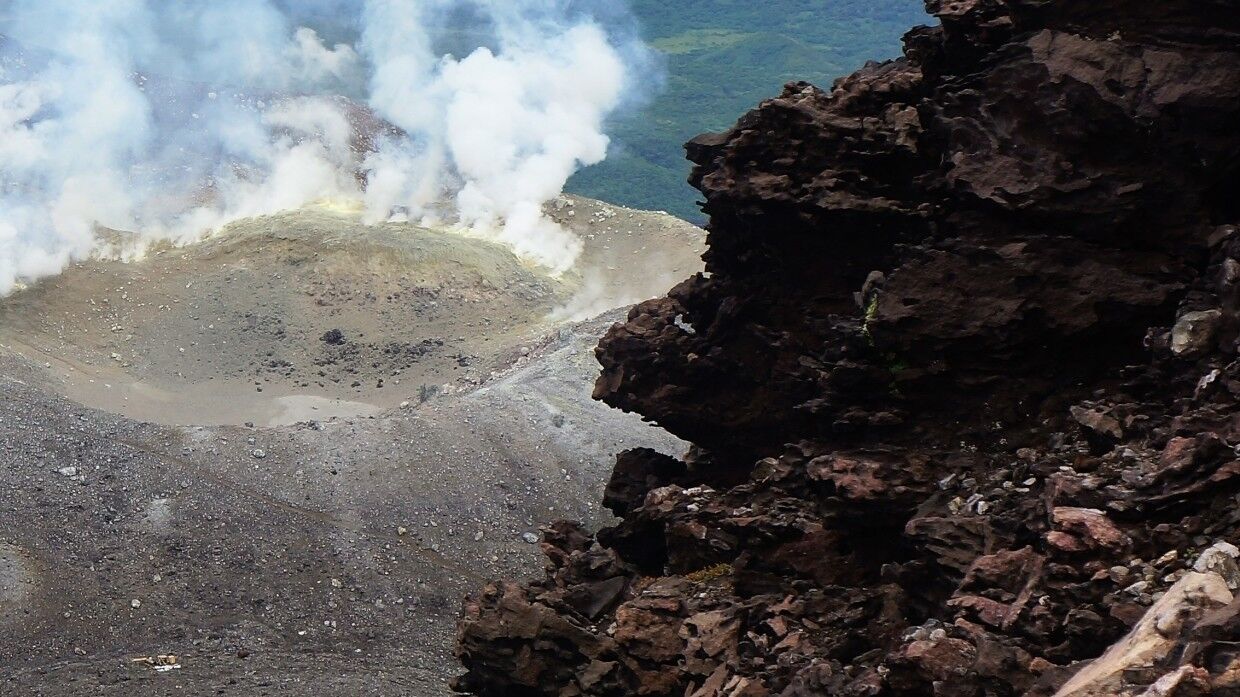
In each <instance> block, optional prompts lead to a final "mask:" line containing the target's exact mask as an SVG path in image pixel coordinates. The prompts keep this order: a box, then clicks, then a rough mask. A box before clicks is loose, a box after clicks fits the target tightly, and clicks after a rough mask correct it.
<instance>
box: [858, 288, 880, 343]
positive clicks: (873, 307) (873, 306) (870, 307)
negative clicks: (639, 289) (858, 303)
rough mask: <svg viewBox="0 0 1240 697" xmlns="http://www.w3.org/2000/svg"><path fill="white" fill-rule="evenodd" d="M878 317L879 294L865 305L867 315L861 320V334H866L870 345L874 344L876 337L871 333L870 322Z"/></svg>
mask: <svg viewBox="0 0 1240 697" xmlns="http://www.w3.org/2000/svg"><path fill="white" fill-rule="evenodd" d="M877 317H878V294H877V293H876V294H875V295H874V297H872V298H870V302H869V304H867V305H866V306H865V317H864V318H863V319H862V321H861V334H862V335H863V336H865V340H866V341H867V342H869V344H870V346H873V345H874V337H873V336H872V335H871V334H870V322H873V321H874V319H875V318H877Z"/></svg>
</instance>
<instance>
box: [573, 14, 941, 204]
mask: <svg viewBox="0 0 1240 697" xmlns="http://www.w3.org/2000/svg"><path fill="white" fill-rule="evenodd" d="M631 5H632V7H633V10H634V12H635V13H636V14H637V16H638V18H639V19H640V21H641V22H642V31H643V34H644V36H645V38H646V40H647V41H649V42H650V44H651V45H652V46H654V48H655V49H657V50H658V51H659V53H660V55H661V57H662V58H663V59H664V60H665V61H666V63H665V69H666V83H665V84H664V85H663V87H662V89H661V90H660V91H659V92H658V94H657V95H656V96H655V97H654V99H653V101H652V102H649V103H648V104H646V105H645V106H643V107H641V108H638V109H630V110H629V111H628V112H627V113H623V114H621V115H619V116H618V117H617V119H616V121H615V123H614V125H613V126H612V127H611V128H610V129H609V132H610V133H611V134H612V137H613V141H614V145H613V149H612V153H611V155H610V156H609V157H608V160H607V161H606V162H604V163H603V164H601V165H597V166H595V167H592V168H589V169H587V170H585V171H583V172H581V173H580V174H578V175H577V177H576V178H575V179H574V180H573V181H572V183H571V185H570V188H571V190H572V191H574V192H575V193H580V194H583V195H586V196H591V197H594V198H599V199H603V200H605V201H611V202H613V203H619V204H623V205H627V206H633V207H636V208H647V209H656V210H666V211H669V212H671V213H674V214H676V215H678V216H681V217H684V218H687V219H690V220H695V221H700V219H701V214H700V212H699V211H698V209H697V206H696V205H695V204H694V201H695V200H696V196H695V194H696V192H695V191H693V190H692V189H691V188H690V187H689V186H688V184H686V183H685V180H686V178H687V177H688V174H689V163H688V162H686V161H685V159H684V152H683V150H682V148H681V146H682V144H683V143H684V142H685V141H687V140H688V139H689V138H692V137H693V136H695V135H697V134H699V133H702V132H704V131H711V130H720V129H724V128H727V127H728V126H730V125H731V124H732V123H734V122H735V121H736V117H737V116H739V115H740V114H741V113H743V112H745V111H747V110H749V109H750V108H752V106H753V105H754V104H755V103H757V102H758V101H760V100H762V99H763V98H766V97H770V96H774V95H776V94H778V93H779V91H780V87H781V86H782V85H783V84H784V83H785V82H788V81H789V80H809V81H811V82H814V83H816V84H819V85H821V86H829V85H830V83H831V81H832V80H834V79H835V78H836V77H839V76H840V75H844V74H845V73H847V72H849V71H851V70H853V69H855V68H856V66H857V65H860V64H862V63H864V62H865V61H866V60H871V59H884V58H889V57H891V56H894V55H896V54H897V53H898V52H899V49H900V37H901V35H903V34H904V32H905V31H907V29H908V27H910V26H912V25H914V24H919V23H926V22H927V18H926V17H925V15H924V13H923V10H922V3H921V2H920V0H821V1H818V2H805V1H804V0H767V1H766V2H752V1H750V0H676V2H668V1H667V0H632V2H631Z"/></svg>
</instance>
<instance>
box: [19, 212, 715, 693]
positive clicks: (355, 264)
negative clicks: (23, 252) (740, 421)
mask: <svg viewBox="0 0 1240 697" xmlns="http://www.w3.org/2000/svg"><path fill="white" fill-rule="evenodd" d="M554 214H555V215H556V216H557V217H559V218H560V219H562V220H563V221H564V222H565V224H567V225H568V226H569V227H570V228H572V229H573V230H574V231H576V232H577V233H578V234H579V235H580V236H581V237H582V239H583V240H584V241H585V243H586V251H585V253H584V255H583V257H582V259H581V262H580V264H579V265H578V267H577V268H576V269H574V270H573V271H571V272H570V273H568V274H566V275H565V276H564V277H562V278H549V277H547V276H545V275H543V274H541V273H539V272H538V271H537V270H536V269H533V268H531V267H528V266H526V265H524V264H522V263H521V262H520V261H519V260H517V259H516V258H515V257H513V256H512V255H511V254H510V253H508V252H507V251H506V250H505V249H504V248H502V247H498V246H496V245H493V244H490V243H487V242H483V241H480V240H471V239H467V238H463V237H460V236H457V235H452V234H449V233H444V232H436V231H432V230H426V229H420V228H416V227H414V226H404V225H387V226H379V227H373V228H368V227H364V226H362V225H361V224H360V223H359V222H358V221H357V220H356V219H353V218H351V217H349V216H347V215H341V214H337V213H331V212H328V211H300V212H297V213H293V214H287V215H281V216H273V217H269V218H263V219H256V220H252V221H245V222H243V223H240V224H238V225H236V226H234V227H232V228H230V229H229V230H227V231H225V232H224V233H223V234H221V235H219V236H217V237H216V238H213V239H212V240H209V241H207V242H205V243H201V244H198V245H193V246H190V247H185V248H178V249H163V250H157V251H153V252H152V253H150V254H149V255H148V256H147V257H146V258H144V259H142V260H140V261H136V262H131V263H119V262H105V261H92V262H88V263H84V264H80V265H78V266H75V267H74V268H72V269H70V270H69V271H67V272H66V273H65V274H63V275H61V276H59V277H57V278H54V279H50V280H48V281H46V282H43V283H40V284H38V285H36V286H34V287H32V288H29V289H26V290H24V291H22V292H20V293H18V294H15V295H13V296H11V297H9V298H7V299H5V300H4V301H3V302H0V393H2V394H3V395H4V397H3V399H0V630H3V631H0V693H4V694H23V695H26V694H29V695H48V696H53V695H54V696H57V697H60V696H67V695H92V696H94V695H131V694H146V695H184V694H230V695H231V694H235V695H261V694H272V695H275V694H296V695H305V696H308V697H314V696H316V695H337V694H392V695H414V696H420V695H443V694H446V693H447V688H446V681H447V679H448V678H449V677H450V676H451V675H452V674H453V673H454V672H455V670H456V667H455V664H454V662H453V661H452V659H451V655H450V638H451V632H452V628H453V625H454V622H455V618H456V614H457V608H458V604H459V598H460V596H461V595H462V594H463V593H465V592H466V591H467V590H468V589H470V588H473V587H476V586H477V585H478V584H479V582H480V581H482V580H484V579H489V578H495V577H501V576H513V575H516V576H528V575H531V574H533V573H534V572H535V571H536V569H537V565H538V560H537V558H536V557H537V554H536V552H537V550H536V546H535V545H532V544H530V543H528V542H527V541H526V537H527V536H528V535H529V534H530V533H536V532H537V524H538V521H542V520H546V519H549V518H553V517H557V516H558V515H566V516H569V517H574V518H579V519H584V520H587V521H594V522H602V521H603V520H604V516H605V514H604V513H603V512H600V511H599V510H598V509H597V508H596V506H595V505H594V502H596V501H598V500H599V498H600V495H599V489H600V488H601V485H602V482H603V480H604V477H605V476H606V474H607V473H608V472H609V471H610V466H611V462H612V458H613V457H614V453H615V452H617V451H619V450H621V449H623V448H627V447H639V446H646V447H653V448H657V449H660V450H663V451H665V452H669V453H677V454H678V453H679V452H680V451H681V450H683V449H684V447H685V444H684V443H682V442H680V441H678V440H677V439H675V438H673V437H671V436H669V435H668V434H667V433H665V432H663V431H662V430H660V429H658V428H656V427H653V426H651V425H648V424H645V423H643V422H642V421H641V420H640V419H639V418H637V417H636V416H633V415H627V414H623V413H620V412H618V411H614V410H610V409H608V408H606V407H604V406H603V405H601V404H599V403H596V402H594V401H592V400H591V399H590V391H591V387H592V382H593V380H594V378H595V376H596V375H597V372H598V366H597V364H596V363H595V361H594V357H593V348H594V345H595V344H596V343H597V341H598V338H599V336H601V334H602V333H603V332H604V331H605V330H606V328H607V327H608V326H610V324H611V323H612V322H614V321H617V320H619V319H621V318H622V317H623V313H624V310H623V309H618V310H612V311H610V312H604V310H606V309H607V308H609V307H616V306H622V305H626V304H628V303H631V302H634V301H636V300H639V299H642V298H644V297H647V296H654V295H658V294H661V293H662V292H664V291H665V290H666V288H667V287H668V286H669V285H671V284H672V283H673V282H674V281H676V280H678V279H680V278H683V277H685V276H688V275H690V274H691V273H693V272H694V271H695V270H697V269H698V268H700V261H698V257H699V255H700V253H701V250H702V242H703V239H702V238H703V234H702V232H701V231H700V230H698V229H696V228H694V227H692V226H690V225H687V224H685V223H682V222H680V221H677V220H675V219H673V218H670V217H667V216H664V215H660V214H651V213H642V212H636V211H627V210H625V209H620V208H615V207H611V206H605V205H603V204H599V203H597V202H593V201H587V200H582V199H566V200H565V201H562V202H560V204H558V205H557V207H556V208H555V212H554ZM600 312H602V314H599V313H600ZM247 422H248V424H250V425H247ZM160 655H175V656H176V657H177V665H178V666H179V667H178V668H168V669H167V670H161V669H160V668H161V667H160V666H157V665H151V664H150V663H149V662H143V661H141V660H137V661H135V660H134V659H143V658H146V657H157V656H160ZM156 662H158V661H156Z"/></svg>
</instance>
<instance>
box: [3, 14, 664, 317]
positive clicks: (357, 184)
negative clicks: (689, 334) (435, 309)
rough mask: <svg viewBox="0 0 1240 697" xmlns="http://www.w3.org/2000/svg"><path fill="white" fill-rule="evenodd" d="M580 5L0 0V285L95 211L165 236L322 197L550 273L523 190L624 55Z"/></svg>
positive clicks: (553, 166)
mask: <svg viewBox="0 0 1240 697" xmlns="http://www.w3.org/2000/svg"><path fill="white" fill-rule="evenodd" d="M595 9H597V8H595ZM590 10H591V8H590V7H588V6H585V5H583V3H582V2H572V1H569V0H304V1H300V2H293V1H292V0H212V1H211V2H204V3H186V2H167V1H166V0H109V2H87V1H86V0H7V1H0V33H2V34H3V36H0V295H3V294H6V293H8V292H10V291H11V290H13V289H14V288H15V287H16V286H17V285H18V284H20V283H24V282H29V281H33V280H36V279H38V278H41V277H44V276H47V275H50V274H54V273H57V272H58V271H60V270H61V269H63V268H64V267H65V266H66V265H67V264H69V263H71V262H72V261H73V260H78V259H82V258H84V257H86V256H89V255H91V254H93V253H97V252H99V251H100V244H101V243H100V241H99V240H100V236H99V235H98V232H99V229H100V228H107V229H111V230H117V231H127V232H130V233H132V236H131V238H130V240H129V241H130V243H131V244H134V245H137V246H139V247H140V246H141V245H142V244H143V243H146V242H149V241H152V240H172V241H174V242H184V241H189V240H193V239H197V238H199V237H201V236H202V235H204V234H207V233H209V232H210V231H212V230H215V229H218V228H219V227H221V226H223V225H225V224H227V223H228V222H230V221H232V220H236V219H238V218H241V217H247V216H254V215H261V214H266V213H272V212H276V211H279V210H286V209H292V208H298V207H302V206H304V205H307V204H309V203H312V202H315V201H317V200H320V199H327V198H352V199H359V200H361V201H363V202H364V206H365V215H366V219H367V220H368V221H371V222H377V221H383V220H390V219H407V220H413V221H415V222H424V223H435V224H439V225H444V226H456V227H459V228H460V229H462V230H467V231H469V232H471V233H472V234H476V235H481V236H485V237H488V238H491V239H495V240H497V241H500V242H503V243H505V244H507V245H509V246H511V247H512V248H513V249H514V251H516V252H517V253H518V254H519V255H521V256H523V257H526V258H528V259H530V260H532V261H534V262H537V263H539V264H541V265H543V266H546V267H548V268H549V269H551V270H552V271H554V272H561V271H563V270H565V269H566V268H568V267H569V266H571V264H572V263H573V261H574V260H575V258H576V256H577V254H578V252H579V251H580V249H579V243H578V242H577V240H576V239H575V238H574V237H573V236H572V235H571V234H569V233H567V232H566V231H564V230H563V229H561V228H559V227H558V226H557V225H555V224H554V223H553V222H551V221H549V220H547V219H546V218H544V217H543V215H542V204H543V203H545V202H546V201H548V200H550V199H551V198H553V197H555V196H556V195H557V194H558V193H559V192H560V191H561V190H562V188H563V186H564V183H565V182H566V181H567V179H568V178H569V176H571V175H572V173H573V172H574V171H576V169H578V168H579V167H581V166H583V165H587V164H593V163H595V162H598V161H600V160H602V159H603V157H604V156H605V155H606V151H607V146H608V139H607V137H606V136H605V135H604V133H603V122H604V119H605V118H606V117H607V115H608V114H609V113H610V112H611V111H612V110H614V109H615V108H616V107H617V105H618V104H619V103H620V101H621V99H622V96H623V95H624V94H625V93H626V92H628V91H629V88H630V87H631V86H632V84H633V73H634V70H635V65H639V64H640V60H641V58H642V56H643V55H644V54H643V50H644V49H643V48H642V47H641V46H640V44H638V43H637V42H636V40H634V39H632V38H631V36H632V35H631V34H627V33H623V32H620V31H618V30H617V29H616V28H615V27H616V26H617V25H613V24H610V23H609V24H608V26H607V27H604V26H603V25H602V24H601V23H600V22H599V21H598V20H596V19H595V16H596V14H595V13H594V12H591V11H590ZM612 12H613V13H614V11H612ZM325 37H328V38H325ZM636 69H640V68H636Z"/></svg>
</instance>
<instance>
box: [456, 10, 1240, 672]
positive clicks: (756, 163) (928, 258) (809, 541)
mask: <svg viewBox="0 0 1240 697" xmlns="http://www.w3.org/2000/svg"><path fill="white" fill-rule="evenodd" d="M927 8H928V9H929V11H930V12H931V13H932V14H933V15H936V16H937V17H938V18H939V19H940V20H941V24H940V26H937V27H921V28H917V29H914V30H912V31H911V32H910V33H909V34H908V35H907V37H906V39H905V56H904V57H903V58H901V59H899V60H895V61H890V62H886V63H875V64H870V65H867V66H866V67H865V68H863V69H862V70H860V71H858V72H857V73H855V74H853V75H851V76H849V77H846V78H843V79H841V80H839V81H837V82H836V84H835V86H834V88H833V89H832V90H830V91H823V90H820V89H818V88H817V87H814V86H812V85H809V84H805V83H796V84H790V85H788V86H787V87H786V88H785V90H784V92H783V94H782V95H780V96H779V97H777V98H775V99H771V100H769V101H767V102H765V103H763V104H762V105H761V106H759V107H758V108H757V109H756V110H754V111H753V112H750V113H749V114H747V115H745V116H744V117H743V118H742V119H741V120H740V121H739V122H738V123H737V125H736V126H735V127H734V128H733V129H732V130H730V131H728V132H726V133H721V134H708V135H704V136H700V137H698V138H696V139H695V140H693V141H692V142H691V143H690V144H689V145H688V153H689V157H690V159H691V160H692V161H693V162H694V163H695V165H696V167H695V169H694V172H693V175H692V183H693V184H694V185H695V186H696V187H697V188H698V189H699V190H700V191H701V192H702V194H703V197H704V201H705V203H704V210H705V212H706V213H707V214H709V216H710V226H709V251H708V252H707V254H706V261H707V271H706V273H703V274H699V275H697V276H695V277H693V278H690V279H688V280H686V281H684V282H683V283H681V284H680V285H678V286H676V287H675V288H673V289H672V290H671V292H670V293H669V294H668V295H667V297H664V298H660V299H657V300H652V301H649V302H646V303H642V304H640V305H638V306H636V307H635V308H634V309H633V310H632V311H631V313H630V314H629V316H628V320H627V322H625V323H622V324H619V325H617V326H615V327H614V328H613V329H612V330H611V331H610V332H609V333H608V334H607V336H606V337H605V338H604V339H603V340H602V343H601V344H600V346H599V349H598V356H599V361H600V362H601V364H602V366H603V372H602V375H601V377H600V378H599V381H598V384H597V386H596V390H595V396H596V397H597V398H599V399H601V400H603V401H605V402H607V403H608V404H611V405H613V406H615V407H618V408H621V409H625V410H629V411H635V412H638V413H640V414H642V415H643V416H644V417H646V418H647V419H649V420H651V421H653V422H657V423H658V424H659V425H661V426H663V427H664V428H666V429H668V430H669V431H671V432H672V433H675V434H676V435H678V436H680V437H682V438H684V439H686V440H688V441H690V442H692V443H693V444H694V448H693V450H692V452H691V453H690V454H689V455H688V456H687V457H686V458H685V459H684V460H682V461H679V462H677V461H675V460H673V459H671V458H667V457H665V456H661V455H658V454H657V453H651V452H647V451H635V452H630V453H626V454H624V455H622V456H621V457H620V459H619V461H618V466H617V468H616V474H615V476H614V478H613V480H612V482H611V484H610V485H609V486H608V489H607V505H608V506H609V507H610V508H611V509H612V510H613V511H615V512H616V513H617V514H619V515H620V516H621V520H620V522H618V523H617V524H616V525H615V526H613V527H610V528H607V529H604V530H601V531H599V532H597V533H596V534H589V533H587V532H586V531H584V530H582V529H580V528H579V527H577V526H575V525H573V524H570V523H566V522H558V523H555V524H552V525H551V526H549V527H548V528H547V529H546V533H545V536H544V541H543V549H544V551H545V552H546V554H547V556H548V559H549V563H548V570H547V574H546V576H545V578H543V579H541V580H538V581H534V582H532V583H527V584H525V585H518V584H515V583H511V582H504V583H495V584H492V585H490V586H488V587H486V588H485V589H483V590H481V591H480V592H479V593H477V594H476V595H474V596H472V597H471V598H469V599H468V600H467V601H466V604H465V608H464V613H463V616H462V619H461V623H460V627H459V635H458V646H457V653H458V657H459V658H460V660H461V661H462V663H463V664H464V667H465V669H466V671H467V672H466V674H465V675H464V676H463V677H462V678H461V680H460V681H459V682H458V688H459V689H461V690H463V691H467V692H472V693H476V694H479V695H486V696H491V695H495V696H498V695H518V696H519V695H555V696H557V697H576V696H581V695H590V696H598V697H603V696H609V697H610V696H617V697H618V696H620V695H667V696H671V695H676V696H680V695H689V696H692V697H722V696H724V695H726V696H728V697H764V696H767V695H782V696H784V697H799V696H802V695H822V694H832V695H845V696H857V697H861V696H863V695H864V696H879V695H882V696H889V697H896V696H910V697H911V696H914V695H918V696H920V695H939V696H944V697H947V696H952V697H955V696H960V697H965V696H968V697H978V696H981V695H996V696H1006V695H1025V694H1028V695H1052V694H1055V693H1056V692H1057V691H1061V690H1062V691H1063V692H1062V694H1063V695H1065V697H1068V696H1083V695H1086V694H1104V693H1105V694H1129V695H1140V694H1145V695H1167V696H1170V695H1178V696H1179V697H1186V696H1188V695H1204V694H1219V695H1225V694H1226V695H1235V694H1240V677H1237V676H1240V651H1237V650H1236V649H1235V648H1234V647H1235V646H1237V645H1240V620H1238V619H1237V617H1240V602H1235V601H1233V599H1232V598H1231V593H1233V592H1234V591H1235V590H1236V588H1235V583H1234V579H1233V580H1232V581H1228V580H1227V578H1228V574H1229V573H1231V572H1232V571H1234V570H1235V568H1236V565H1235V559H1234V557H1232V556H1229V555H1230V552H1228V551H1227V550H1235V547H1232V546H1231V545H1232V544H1233V543H1240V506H1238V505H1237V495H1238V494H1240V456H1238V454H1237V448H1238V447H1240V410H1238V409H1237V408H1236V406H1237V398H1238V397H1240V362H1238V361H1237V355H1236V354H1237V335H1238V331H1240V314H1238V313H1240V232H1237V229H1236V227H1235V225H1236V223H1237V221H1238V220H1240V129H1237V128H1236V124H1240V2H1237V1H1236V0H1166V1H1165V2H1159V3H1149V2H1137V1H1135V0H1134V1H1129V0H1110V1H1109V2H1103V3H1081V2H1068V1H1067V0H1006V1H1000V0H929V1H928V2H927ZM1220 550H1223V551H1220ZM1220 555H1222V556H1220ZM1224 557H1227V558H1226V559H1224ZM1228 559H1230V564H1231V565H1230V566H1228ZM1151 607H1152V608H1153V609H1152V610H1151ZM1155 635H1156V637H1157V640H1156V641H1155V640H1154V639H1153V638H1152V637H1155ZM1125 637H1127V638H1125ZM1117 642H1118V643H1117ZM1125 642H1128V643H1125ZM1113 644H1114V645H1115V646H1114V648H1112V645H1113ZM1155 644H1156V645H1157V650H1153V649H1150V650H1146V649H1147V648H1148V647H1149V646H1151V645H1155ZM1133 646H1138V647H1140V648H1141V650H1139V651H1138V650H1135V649H1132V647H1133ZM1109 648H1110V649H1111V650H1108V649H1109ZM1130 649H1132V650H1130ZM1104 653H1105V654H1106V655H1105V657H1104V658H1102V659H1099V657H1100V656H1103V654H1104ZM1095 659H1098V662H1097V663H1093V664H1091V663H1090V662H1091V661H1094V660H1095ZM1090 666H1092V668H1091V667H1090ZM1083 668H1084V670H1082V669H1083ZM1091 670H1092V672H1088V671H1091ZM1077 673H1080V674H1081V676H1082V677H1080V678H1079V679H1077V680H1075V681H1074V682H1069V680H1071V679H1072V678H1073V675H1075V674H1077ZM1100 691H1101V692H1100Z"/></svg>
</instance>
